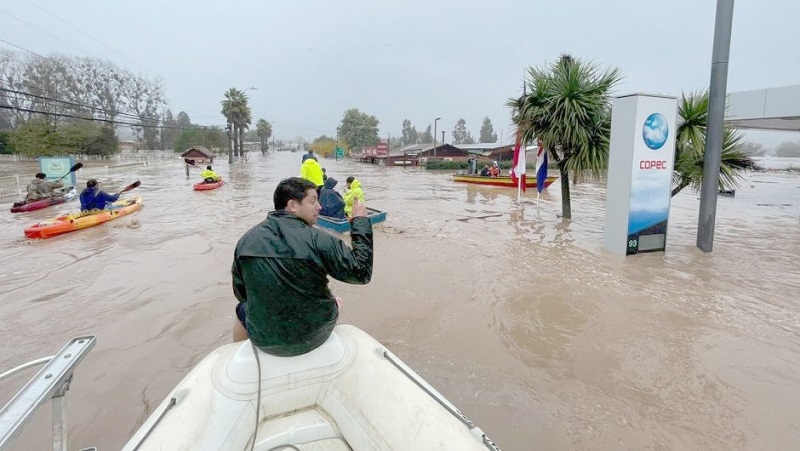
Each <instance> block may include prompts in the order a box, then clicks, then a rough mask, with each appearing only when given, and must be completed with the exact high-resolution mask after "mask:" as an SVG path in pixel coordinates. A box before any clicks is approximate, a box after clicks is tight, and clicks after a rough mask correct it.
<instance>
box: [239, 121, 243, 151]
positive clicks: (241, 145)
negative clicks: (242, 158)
mask: <svg viewBox="0 0 800 451" xmlns="http://www.w3.org/2000/svg"><path fill="white" fill-rule="evenodd" d="M239 155H244V127H241V128H240V129H239Z"/></svg>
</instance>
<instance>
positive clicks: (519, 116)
mask: <svg viewBox="0 0 800 451" xmlns="http://www.w3.org/2000/svg"><path fill="white" fill-rule="evenodd" d="M528 74H529V80H528V81H527V86H528V92H529V94H527V95H524V96H522V97H519V98H515V99H511V100H510V101H509V103H508V104H509V106H511V107H512V109H513V113H512V116H513V120H514V122H515V123H516V125H517V127H518V128H519V129H521V131H522V139H523V140H524V141H525V142H528V141H533V140H534V139H538V140H541V141H542V144H543V145H544V146H545V148H546V149H547V151H548V152H549V155H550V158H551V160H552V161H553V162H555V164H556V165H557V166H558V170H559V174H560V178H561V212H562V215H563V217H564V218H566V219H571V218H572V206H571V200H570V190H569V188H570V186H569V175H570V172H571V173H572V176H573V178H574V180H575V182H576V183H577V182H579V181H580V180H581V179H582V178H583V177H584V175H586V174H588V175H589V176H590V177H592V178H600V177H602V176H604V175H605V173H606V170H607V168H608V142H609V134H610V128H611V96H610V93H611V90H612V89H613V88H614V86H615V85H616V84H617V83H618V82H619V80H620V77H621V75H620V71H619V70H618V69H616V68H614V69H606V70H603V71H601V70H600V68H599V67H598V66H597V65H596V64H594V63H584V62H582V61H581V60H579V59H577V58H573V57H571V56H570V55H566V54H563V55H561V56H560V57H559V59H558V60H557V61H556V62H554V63H552V64H550V65H549V66H546V67H543V68H537V67H531V68H530V69H529V70H528Z"/></svg>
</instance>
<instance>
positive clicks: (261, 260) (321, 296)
mask: <svg viewBox="0 0 800 451" xmlns="http://www.w3.org/2000/svg"><path fill="white" fill-rule="evenodd" d="M350 236H351V238H352V247H353V248H352V250H351V249H350V248H349V247H347V245H345V244H344V242H343V241H342V240H340V239H339V238H336V237H334V236H332V235H330V234H328V233H326V232H323V231H320V230H318V229H316V228H313V227H311V226H309V225H307V224H306V223H305V222H304V221H303V220H302V219H300V218H298V217H297V216H294V215H293V214H291V213H289V212H287V211H283V210H279V211H273V212H270V213H269V215H268V216H267V219H265V220H264V221H262V222H261V223H260V224H258V225H257V226H255V227H253V228H252V229H250V230H249V231H248V232H247V233H245V234H244V235H243V236H242V238H240V239H239V242H238V243H237V244H236V249H235V250H234V256H233V267H232V268H231V272H232V274H233V293H234V295H235V296H236V298H237V299H238V300H239V302H246V312H247V320H246V323H247V324H246V328H247V333H248V335H249V337H250V339H251V340H252V341H253V343H254V344H255V345H256V346H258V347H259V348H260V349H261V350H263V351H265V352H267V353H269V354H273V355H279V356H292V355H299V354H305V353H306V352H309V351H311V350H313V349H314V348H316V347H318V346H319V345H321V344H322V343H324V342H325V340H326V339H327V338H328V336H329V335H330V334H331V332H332V331H333V327H334V326H335V325H336V319H337V318H338V316H339V311H338V308H337V306H336V299H335V297H334V296H333V294H332V293H331V291H330V290H329V289H328V275H330V276H331V277H333V278H335V279H337V280H340V281H342V282H346V283H353V284H366V283H369V281H370V278H371V277H372V224H371V223H370V221H369V219H368V218H364V217H358V218H354V219H353V221H352V224H351V228H350Z"/></svg>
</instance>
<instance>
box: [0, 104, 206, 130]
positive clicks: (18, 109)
mask: <svg viewBox="0 0 800 451" xmlns="http://www.w3.org/2000/svg"><path fill="white" fill-rule="evenodd" d="M0 109H4V110H15V111H24V112H26V113H35V114H43V115H45V116H55V117H68V118H72V119H81V120H84V121H92V122H105V123H108V124H112V125H128V126H131V127H141V128H158V129H174V130H192V129H197V128H201V129H204V130H215V129H216V130H219V131H222V126H220V125H192V127H174V126H171V125H144V124H141V123H139V124H137V123H133V122H123V121H112V120H111V119H102V118H96V117H83V116H75V115H74V114H66V113H51V112H49V111H40V110H33V109H30V108H22V107H16V106H10V105H0Z"/></svg>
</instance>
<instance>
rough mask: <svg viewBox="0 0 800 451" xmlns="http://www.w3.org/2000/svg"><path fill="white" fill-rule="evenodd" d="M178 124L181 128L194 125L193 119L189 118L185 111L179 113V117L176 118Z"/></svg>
mask: <svg viewBox="0 0 800 451" xmlns="http://www.w3.org/2000/svg"><path fill="white" fill-rule="evenodd" d="M175 122H176V125H177V126H178V127H180V128H188V127H189V126H191V125H192V120H191V119H190V118H189V115H188V114H186V112H185V111H181V112H180V113H178V117H177V118H176V119H175Z"/></svg>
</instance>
